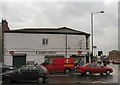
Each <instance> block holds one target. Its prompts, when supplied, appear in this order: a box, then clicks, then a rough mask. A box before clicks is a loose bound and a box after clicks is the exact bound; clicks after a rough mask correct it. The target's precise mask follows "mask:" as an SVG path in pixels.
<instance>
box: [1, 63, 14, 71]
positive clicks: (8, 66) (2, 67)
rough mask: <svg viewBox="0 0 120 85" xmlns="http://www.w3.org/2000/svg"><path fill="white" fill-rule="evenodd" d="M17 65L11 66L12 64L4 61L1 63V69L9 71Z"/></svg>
mask: <svg viewBox="0 0 120 85" xmlns="http://www.w3.org/2000/svg"><path fill="white" fill-rule="evenodd" d="M15 68H16V67H13V66H10V65H6V64H4V63H0V70H2V72H7V71H10V70H14V69H15Z"/></svg>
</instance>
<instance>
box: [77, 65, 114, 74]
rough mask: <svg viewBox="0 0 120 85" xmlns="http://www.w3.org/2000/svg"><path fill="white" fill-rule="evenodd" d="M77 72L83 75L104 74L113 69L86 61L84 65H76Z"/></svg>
mask: <svg viewBox="0 0 120 85" xmlns="http://www.w3.org/2000/svg"><path fill="white" fill-rule="evenodd" d="M77 72H78V73H81V74H85V75H91V74H94V73H100V74H103V73H106V75H110V73H112V72H113V70H112V68H108V67H104V66H102V65H101V64H99V63H87V64H85V65H84V66H77Z"/></svg>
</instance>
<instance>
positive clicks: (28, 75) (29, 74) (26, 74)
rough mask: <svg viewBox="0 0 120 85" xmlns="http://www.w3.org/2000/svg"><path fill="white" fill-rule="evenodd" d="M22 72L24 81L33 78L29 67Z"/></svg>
mask: <svg viewBox="0 0 120 85" xmlns="http://www.w3.org/2000/svg"><path fill="white" fill-rule="evenodd" d="M21 72H22V79H23V80H25V81H26V80H30V76H31V73H30V70H29V66H25V67H23V68H22V69H21Z"/></svg>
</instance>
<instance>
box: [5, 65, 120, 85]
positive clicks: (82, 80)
mask: <svg viewBox="0 0 120 85" xmlns="http://www.w3.org/2000/svg"><path fill="white" fill-rule="evenodd" d="M108 67H111V68H112V69H113V73H111V75H108V76H106V75H99V74H96V75H91V76H82V75H79V74H77V73H70V74H64V73H55V74H51V75H50V77H49V79H48V80H47V82H46V83H45V84H44V85H58V84H62V85H81V84H83V85H85V84H87V85H89V84H90V85H92V84H93V85H94V84H95V85H96V84H102V85H103V84H105V85H106V84H109V85H110V84H111V85H114V84H116V85H117V84H118V83H119V81H118V80H119V79H118V77H119V75H120V72H119V71H120V68H119V65H117V64H110V65H108ZM3 85H4V84H3ZM11 85H21V84H19V83H12V84H11ZM22 85H37V83H35V82H29V83H22Z"/></svg>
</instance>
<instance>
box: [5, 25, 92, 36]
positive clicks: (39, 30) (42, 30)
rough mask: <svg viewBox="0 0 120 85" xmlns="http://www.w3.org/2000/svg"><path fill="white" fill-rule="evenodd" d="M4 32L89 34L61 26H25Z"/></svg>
mask: <svg viewBox="0 0 120 85" xmlns="http://www.w3.org/2000/svg"><path fill="white" fill-rule="evenodd" d="M5 33H40V34H41V33H44V34H76V35H87V36H90V34H88V33H85V32H82V31H78V30H74V29H71V28H68V27H61V28H25V29H18V30H10V31H5Z"/></svg>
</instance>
